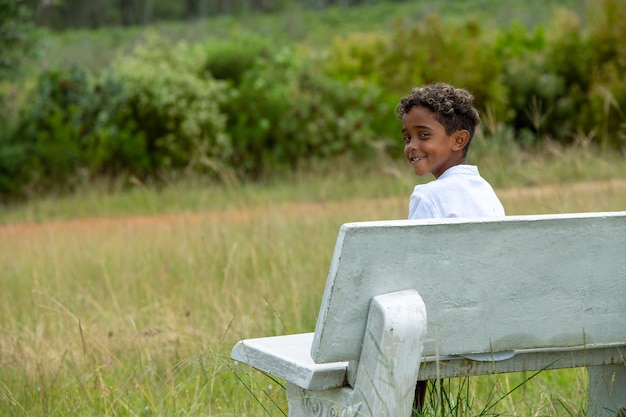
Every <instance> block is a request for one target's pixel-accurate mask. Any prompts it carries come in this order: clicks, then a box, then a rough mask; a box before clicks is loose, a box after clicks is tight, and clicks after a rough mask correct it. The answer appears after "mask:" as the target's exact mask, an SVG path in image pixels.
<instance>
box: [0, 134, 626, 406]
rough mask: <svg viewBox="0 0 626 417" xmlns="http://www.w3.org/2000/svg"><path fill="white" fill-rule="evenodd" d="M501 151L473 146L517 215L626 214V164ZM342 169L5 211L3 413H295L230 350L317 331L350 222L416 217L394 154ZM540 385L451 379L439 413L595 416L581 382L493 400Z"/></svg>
mask: <svg viewBox="0 0 626 417" xmlns="http://www.w3.org/2000/svg"><path fill="white" fill-rule="evenodd" d="M496 151H497V152H501V153H500V154H498V155H496V154H490V155H488V154H487V153H486V151H484V150H480V145H477V148H476V155H475V158H479V157H480V163H479V165H480V166H481V170H483V172H484V173H485V174H486V176H487V177H488V178H489V179H490V180H492V182H493V183H494V184H495V185H496V189H497V191H498V194H499V195H500V197H501V199H502V201H503V204H504V206H505V208H506V209H507V212H508V214H526V213H550V212H577V211H613V210H624V209H625V208H626V193H625V192H624V191H625V188H626V181H625V178H624V175H623V173H624V172H626V170H624V164H625V163H626V162H624V160H623V157H622V156H620V155H604V154H600V153H594V152H593V151H591V150H586V151H585V152H583V151H582V150H578V151H577V150H575V149H570V150H564V149H558V148H554V149H552V150H550V151H549V152H548V151H546V152H545V153H544V154H538V155H534V156H533V155H531V154H524V153H518V154H516V158H514V159H512V160H510V161H509V162H508V163H505V162H504V160H503V158H504V157H505V156H503V155H506V150H503V149H497V148H494V152H496ZM514 155H515V154H512V156H514ZM516 160H519V163H513V161H516ZM343 162H344V163H345V162H347V161H343ZM338 166H340V165H338V164H332V165H331V166H322V165H319V166H313V167H308V168H309V169H306V170H304V169H303V170H302V171H299V172H297V173H293V174H291V175H290V176H285V177H282V178H281V179H280V180H274V181H268V182H266V183H261V184H256V185H255V184H231V185H229V186H225V185H221V186H219V185H215V184H212V185H211V184H206V183H204V184H203V183H202V182H201V181H199V180H198V182H195V183H193V182H190V183H186V184H182V185H181V184H171V186H170V187H166V188H165V189H160V190H157V189H155V188H151V187H148V186H142V185H139V184H138V185H137V186H136V187H135V188H133V189H131V190H127V191H122V190H121V189H120V190H118V192H112V193H111V194H107V193H104V192H103V191H102V190H103V188H100V189H96V191H94V190H93V189H90V188H89V187H85V188H84V189H83V190H80V191H79V192H77V194H76V195H74V196H70V197H58V198H56V199H55V198H51V197H48V198H43V199H41V200H33V201H30V202H28V203H26V204H24V205H21V206H13V207H10V208H5V210H3V211H2V213H1V214H0V219H1V222H2V223H4V224H3V225H2V226H0V269H1V270H2V271H3V274H2V288H3V291H2V292H0V416H5V415H6V416H14V415H28V416H37V415H46V416H60V415H105V416H109V415H111V416H118V415H121V416H126V415H128V416H153V415H174V414H176V415H183V416H198V415H211V416H231V415H237V416H259V415H273V416H280V415H283V413H284V412H285V409H286V405H285V401H284V391H283V389H282V388H281V386H280V383H279V381H273V380H271V379H269V378H268V377H266V376H264V375H263V374H261V373H259V372H257V371H254V370H251V369H249V368H247V367H245V366H241V365H240V366H237V365H235V364H234V363H232V361H230V360H229V359H228V356H229V352H230V348H231V347H232V346H233V345H234V343H235V342H236V341H237V340H240V339H242V338H248V337H255V336H262V335H272V334H281V333H294V332H303V331H311V330H312V329H313V328H314V326H315V321H316V317H317V313H318V308H319V302H320V299H321V295H322V292H323V286H324V283H325V279H326V274H327V272H328V266H329V263H330V257H331V255H332V248H333V245H334V242H335V239H336V235H337V231H338V228H339V226H340V225H341V224H342V223H345V222H348V221H362V220H378V219H397V218H404V217H405V216H406V204H407V201H406V199H407V197H408V194H409V192H410V189H411V187H412V185H413V184H414V183H415V181H416V178H415V177H413V176H412V175H411V174H410V173H409V171H407V167H405V166H404V165H403V164H400V163H399V162H397V161H394V160H392V159H390V158H388V157H385V156H381V157H380V159H379V160H378V161H377V162H376V163H373V165H362V166H361V165H359V164H357V163H354V162H353V165H347V166H346V168H345V169H337V167H338ZM501 166H505V167H506V168H505V174H506V175H502V176H500V175H501V174H499V173H498V172H497V171H498V169H499V167H501ZM409 169H410V168H409ZM548 179H551V180H552V181H548ZM424 180H427V179H424ZM580 181H583V182H582V183H581V182H580ZM537 183H546V184H545V185H539V186H526V184H537ZM128 216H130V217H128ZM33 222H34V223H33ZM528 376H529V375H517V374H512V375H506V376H499V377H495V376H492V377H479V378H472V379H471V380H468V381H467V382H466V385H462V384H463V383H464V382H463V380H452V381H450V382H449V384H452V385H451V386H449V387H448V390H447V391H445V392H446V393H447V394H446V396H447V397H445V398H444V399H445V400H446V401H447V403H445V404H447V405H445V404H441V403H439V405H438V406H436V407H438V408H436V409H433V410H432V414H431V415H443V414H446V415H477V414H480V413H481V410H485V409H486V408H489V407H491V406H492V404H493V401H495V400H498V401H496V403H497V404H496V405H493V407H492V408H490V409H489V413H499V414H506V415H513V416H527V415H543V414H546V415H575V416H577V415H582V414H584V413H583V410H584V407H585V400H584V399H581V398H583V397H584V393H585V392H586V391H585V390H586V386H585V384H586V383H585V373H584V371H583V370H580V369H578V370H562V371H550V372H544V373H542V374H540V375H538V376H537V377H536V378H533V379H532V380H531V381H529V382H528V383H526V384H523V385H522V387H521V388H519V389H517V390H514V392H513V394H512V395H511V396H506V397H504V399H502V400H499V399H500V397H502V396H503V395H504V394H506V393H507V392H509V391H510V390H511V388H512V387H515V386H516V385H518V384H519V382H520V381H523V380H524V379H525V378H528ZM454 384H460V385H454ZM455 393H456V394H455ZM435 404H436V403H435ZM442 407H443V408H442ZM446 407H447V408H446ZM442 410H443V411H442ZM446 410H447V411H446Z"/></svg>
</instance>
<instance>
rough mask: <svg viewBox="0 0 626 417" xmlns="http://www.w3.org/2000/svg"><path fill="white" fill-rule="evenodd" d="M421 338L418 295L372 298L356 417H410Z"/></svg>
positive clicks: (359, 372)
mask: <svg viewBox="0 0 626 417" xmlns="http://www.w3.org/2000/svg"><path fill="white" fill-rule="evenodd" d="M425 335H426V307H425V306H424V303H423V301H422V299H421V297H420V296H419V294H418V293H417V291H414V290H407V291H400V292H396V293H390V294H384V295H380V296H376V297H374V298H373V299H372V302H371V304H370V310H369V315H368V319H367V324H366V328H365V337H364V339H363V347H362V349H361V357H360V360H359V366H358V370H357V375H356V382H355V384H354V399H353V404H360V411H359V416H373V417H380V416H394V417H409V416H410V415H411V413H412V411H413V399H414V396H415V384H416V382H417V376H418V371H419V365H420V357H421V355H422V349H423V340H424V337H425Z"/></svg>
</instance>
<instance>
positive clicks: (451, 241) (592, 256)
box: [311, 212, 626, 363]
mask: <svg viewBox="0 0 626 417" xmlns="http://www.w3.org/2000/svg"><path fill="white" fill-rule="evenodd" d="M406 289H416V290H417V291H418V292H419V293H420V295H421V296H422V298H423V300H424V303H425V304H426V310H427V315H428V331H427V338H426V342H425V345H424V352H423V354H424V356H436V355H439V356H443V355H453V354H468V353H485V352H487V353H488V352H498V351H507V350H517V349H533V348H551V347H568V346H571V347H577V346H590V347H591V346H607V345H611V344H624V343H625V342H626V212H615V213H589V214H560V215H539V216H511V217H506V218H499V219H438V220H414V221H409V220H403V221H381V222H360V223H348V224H345V225H343V226H342V227H341V229H340V231H339V236H338V238H337V243H336V246H335V251H334V255H333V259H332V262H331V266H330V272H329V275H328V280H327V282H326V289H325V291H324V297H323V300H322V305H321V309H320V314H319V317H318V321H317V326H316V330H315V336H314V341H313V348H312V351H311V356H312V357H313V359H314V360H315V361H316V362H318V363H326V362H333V361H346V360H356V359H358V358H359V354H360V349H361V341H362V340H363V336H364V334H363V332H364V329H365V322H366V319H367V311H368V307H369V303H370V300H371V298H372V297H373V296H375V295H379V294H385V293H389V292H394V291H400V290H406Z"/></svg>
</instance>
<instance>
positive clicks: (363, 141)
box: [224, 48, 392, 175]
mask: <svg viewBox="0 0 626 417" xmlns="http://www.w3.org/2000/svg"><path fill="white" fill-rule="evenodd" d="M381 97H382V94H381V92H380V89H378V88H377V87H375V86H372V85H367V84H365V83H363V82H359V81H354V82H349V83H347V82H340V81H338V80H334V79H332V78H329V77H327V76H325V75H324V74H322V73H321V72H320V71H319V69H318V64H316V63H315V62H314V61H312V60H310V61H306V60H303V59H302V58H301V57H299V56H297V55H296V54H295V53H294V52H293V51H292V50H290V49H288V48H284V49H280V50H278V51H275V53H274V54H273V55H272V56H271V57H269V58H267V59H262V60H260V61H258V62H257V63H256V64H255V65H254V66H253V67H252V68H250V70H249V71H247V72H246V73H245V74H244V75H243V77H242V79H241V82H240V83H239V84H238V85H236V86H235V88H234V89H233V90H232V91H231V95H230V99H229V101H228V102H227V104H226V105H225V106H224V111H225V112H226V114H227V115H228V131H229V133H231V134H232V137H233V149H234V152H233V154H232V158H231V159H230V163H231V165H232V166H234V167H236V168H237V169H238V170H239V172H241V173H243V174H246V175H247V174H259V173H262V172H265V171H270V170H272V169H275V168H280V167H293V166H296V165H297V164H298V163H299V162H302V161H310V160H315V159H320V158H326V157H328V156H335V155H342V154H357V155H359V154H360V155H362V154H364V153H367V152H371V151H372V149H373V147H372V146H371V145H372V142H373V141H374V140H375V139H376V138H377V135H376V133H375V131H374V128H373V125H372V124H371V119H372V118H374V119H375V118H376V113H377V112H378V111H380V109H379V106H380V103H381ZM390 114H392V113H391V112H390Z"/></svg>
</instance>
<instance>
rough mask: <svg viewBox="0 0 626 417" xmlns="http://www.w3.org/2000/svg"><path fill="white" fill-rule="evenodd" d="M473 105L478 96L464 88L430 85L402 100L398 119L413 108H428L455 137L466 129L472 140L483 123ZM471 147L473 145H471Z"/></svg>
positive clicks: (414, 90)
mask: <svg viewBox="0 0 626 417" xmlns="http://www.w3.org/2000/svg"><path fill="white" fill-rule="evenodd" d="M473 102H474V96H472V94H471V93H470V92H469V91H467V90H464V89H462V88H455V87H453V86H451V85H450V84H445V83H432V84H426V85H424V86H421V87H417V88H414V89H413V90H411V92H410V93H409V94H407V95H406V96H404V97H402V98H401V99H400V102H399V103H398V106H397V107H396V116H398V119H402V116H404V115H405V114H407V113H408V112H409V110H411V109H412V108H413V107H415V106H421V107H426V108H428V109H430V110H432V111H433V112H434V113H435V118H436V119H437V121H438V122H439V123H441V124H442V125H443V126H444V128H445V129H446V134H448V135H451V134H452V133H454V132H456V131H457V130H463V129H465V130H467V131H468V132H469V134H470V140H471V138H472V137H473V136H474V131H475V129H476V126H478V124H479V123H480V115H479V114H478V110H476V109H475V108H474V105H473ZM467 145H468V146H469V142H468V144H467ZM468 146H466V148H467V147H468Z"/></svg>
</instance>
